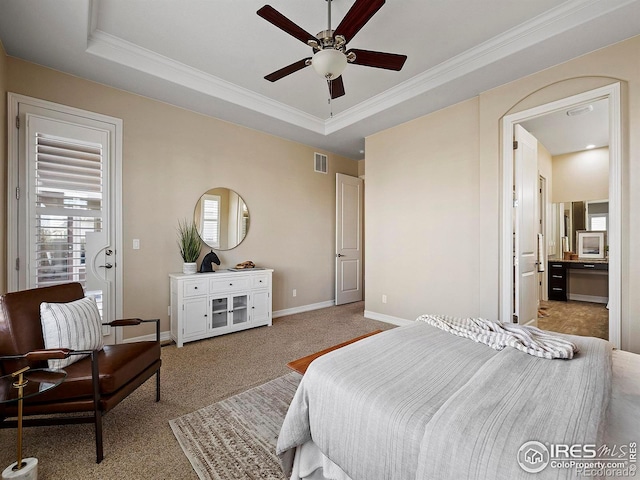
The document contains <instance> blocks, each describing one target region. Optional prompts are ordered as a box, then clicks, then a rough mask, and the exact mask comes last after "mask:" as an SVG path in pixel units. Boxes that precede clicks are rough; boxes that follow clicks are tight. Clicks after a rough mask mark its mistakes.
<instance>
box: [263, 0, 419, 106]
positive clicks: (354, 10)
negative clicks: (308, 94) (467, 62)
mask: <svg viewBox="0 0 640 480" xmlns="http://www.w3.org/2000/svg"><path fill="white" fill-rule="evenodd" d="M325 1H326V2H327V5H328V25H327V29H326V30H323V31H321V32H320V33H318V34H317V35H311V34H310V33H309V32H307V31H306V30H304V29H303V28H301V27H299V26H298V25H296V24H295V23H293V22H292V21H291V20H289V19H288V18H287V17H285V16H284V15H282V14H281V13H280V12H278V11H277V10H276V9H275V8H273V7H272V6H271V5H265V6H264V7H262V8H261V9H260V10H258V12H257V13H258V15H259V16H261V17H262V18H264V19H265V20H266V21H268V22H270V23H272V24H274V25H275V26H276V27H278V28H280V29H281V30H283V31H285V32H286V33H288V34H289V35H291V36H293V37H295V38H297V39H298V40H300V41H301V42H304V43H305V44H307V45H309V46H310V47H311V48H312V49H313V56H312V57H307V58H303V59H302V60H299V61H297V62H295V63H292V64H291V65H287V66H286V67H284V68H281V69H280V70H276V71H275V72H273V73H270V74H269V75H267V76H266V77H264V78H265V79H267V80H269V81H270V82H275V81H276V80H280V79H281V78H283V77H286V76H287V75H290V74H292V73H294V72H297V71H298V70H302V69H303V68H305V67H308V66H309V65H312V66H313V68H314V69H315V70H316V72H317V73H318V74H319V75H321V76H322V77H324V78H325V79H326V80H327V84H328V85H329V95H330V98H338V97H341V96H342V95H344V93H345V91H344V83H343V82H342V76H341V75H342V72H343V71H344V69H345V68H346V66H347V63H354V64H356V65H364V66H366V67H376V68H384V69H387V70H396V71H398V70H400V69H402V66H403V65H404V62H405V61H406V60H407V56H406V55H398V54H395V53H385V52H374V51H371V50H360V49H357V48H352V49H350V50H347V49H346V47H347V43H349V42H350V41H351V40H353V37H355V36H356V34H357V33H358V32H359V31H360V29H361V28H362V27H363V26H364V25H365V24H366V23H367V22H368V21H369V20H370V19H371V17H373V16H374V15H375V14H376V12H377V11H378V10H380V8H381V7H382V6H383V5H384V3H385V0H356V1H355V3H354V4H353V6H352V7H351V8H350V9H349V11H348V12H347V14H346V15H345V16H344V18H343V19H342V21H341V22H340V24H339V25H338V26H337V27H336V29H335V30H332V29H331V0H325Z"/></svg>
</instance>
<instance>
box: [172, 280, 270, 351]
mask: <svg viewBox="0 0 640 480" xmlns="http://www.w3.org/2000/svg"><path fill="white" fill-rule="evenodd" d="M272 273H273V270H271V269H261V270H242V271H237V272H236V271H230V270H221V271H217V272H213V273H197V274H193V275H185V274H182V273H172V274H169V279H170V285H171V287H170V288H171V338H172V339H173V340H174V341H175V342H176V345H177V346H178V347H182V345H183V344H184V343H185V342H191V341H193V340H200V339H202V338H208V337H213V336H216V335H223V334H225V333H231V332H237V331H239V330H244V329H247V328H253V327H261V326H263V325H271V308H272V307H271V274H272Z"/></svg>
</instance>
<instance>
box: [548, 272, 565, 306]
mask: <svg viewBox="0 0 640 480" xmlns="http://www.w3.org/2000/svg"><path fill="white" fill-rule="evenodd" d="M548 283H549V300H561V301H563V302H566V301H567V291H568V285H567V284H568V277H567V265H566V264H565V263H563V262H549V282H548Z"/></svg>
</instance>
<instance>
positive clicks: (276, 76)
mask: <svg viewBox="0 0 640 480" xmlns="http://www.w3.org/2000/svg"><path fill="white" fill-rule="evenodd" d="M310 59H311V57H307V58H303V59H302V60H298V61H297V62H295V63H292V64H291V65H287V66H286V67H283V68H281V69H280V70H276V71H275V72H273V73H270V74H269V75H267V76H266V77H264V78H265V79H266V80H269V81H270V82H275V81H276V80H280V79H281V78H283V77H286V76H287V75H291V74H292V73H294V72H297V71H298V70H302V69H303V68H304V67H306V66H307V60H310Z"/></svg>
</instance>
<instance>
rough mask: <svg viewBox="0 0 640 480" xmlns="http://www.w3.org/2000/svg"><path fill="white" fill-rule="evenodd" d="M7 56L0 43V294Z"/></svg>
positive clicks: (1, 281)
mask: <svg viewBox="0 0 640 480" xmlns="http://www.w3.org/2000/svg"><path fill="white" fill-rule="evenodd" d="M6 83H7V55H6V54H5V52H4V46H3V45H2V42H0V165H2V167H1V168H0V292H4V291H6V288H7V275H6V273H5V272H6V271H7V265H6V259H7V209H6V207H5V205H6V200H5V199H6V198H7V114H6V111H7V93H6V92H7V87H6Z"/></svg>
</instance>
